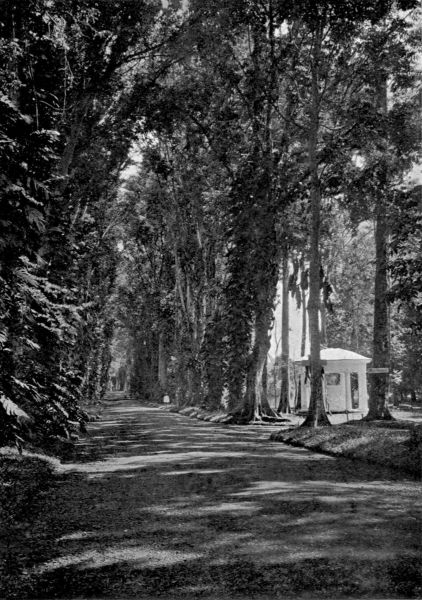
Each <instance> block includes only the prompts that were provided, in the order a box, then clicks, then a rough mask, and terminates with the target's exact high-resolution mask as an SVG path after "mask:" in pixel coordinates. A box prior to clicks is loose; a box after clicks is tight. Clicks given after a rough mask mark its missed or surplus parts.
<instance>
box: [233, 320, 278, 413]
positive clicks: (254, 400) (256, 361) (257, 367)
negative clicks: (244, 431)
mask: <svg viewBox="0 0 422 600" xmlns="http://www.w3.org/2000/svg"><path fill="white" fill-rule="evenodd" d="M270 313H271V311H270V310H268V309H265V310H262V311H260V312H259V313H258V314H257V317H256V321H255V336H254V337H255V339H254V344H253V348H252V352H251V354H250V357H249V364H248V369H247V375H246V391H245V396H244V400H243V405H242V409H241V411H240V417H241V420H243V421H255V420H257V421H259V420H260V419H261V416H262V414H263V412H264V411H263V409H264V406H263V393H262V391H263V387H262V377H263V373H264V368H265V365H266V361H267V355H268V351H269V349H270V336H269V335H268V331H269V328H270V323H271V314H270ZM268 408H269V405H268V401H267V402H266V405H265V409H266V410H268Z"/></svg>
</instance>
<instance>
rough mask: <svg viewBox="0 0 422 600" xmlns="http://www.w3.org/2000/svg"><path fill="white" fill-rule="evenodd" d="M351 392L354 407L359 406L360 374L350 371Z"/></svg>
mask: <svg viewBox="0 0 422 600" xmlns="http://www.w3.org/2000/svg"><path fill="white" fill-rule="evenodd" d="M350 392H351V396H352V408H359V375H358V374H357V373H350Z"/></svg>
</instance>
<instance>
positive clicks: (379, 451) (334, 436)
mask: <svg viewBox="0 0 422 600" xmlns="http://www.w3.org/2000/svg"><path fill="white" fill-rule="evenodd" d="M270 439H272V440H274V441H279V442H284V443H286V444H290V445H292V446H301V447H303V448H308V449H309V450H315V451H316V452H322V453H324V454H330V455H332V456H344V457H347V458H353V459H358V460H362V461H365V462H370V463H374V464H380V465H383V466H386V467H391V468H393V469H399V470H401V471H405V472H408V473H412V474H413V475H416V476H417V477H421V475H422V428H421V426H406V425H404V426H403V428H399V427H395V428H392V427H389V426H384V427H383V426H382V424H381V423H377V422H375V423H364V422H359V424H351V423H347V424H343V425H333V426H331V427H318V428H317V429H310V428H308V427H295V428H289V429H283V430H281V431H277V432H274V433H273V434H271V436H270Z"/></svg>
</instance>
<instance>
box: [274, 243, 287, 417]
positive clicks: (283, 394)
mask: <svg viewBox="0 0 422 600" xmlns="http://www.w3.org/2000/svg"><path fill="white" fill-rule="evenodd" d="M282 274H283V291H282V297H281V302H282V306H281V391H280V402H279V405H278V409H277V412H282V413H289V412H290V402H289V392H290V389H289V388H290V386H289V260H288V251H287V248H284V251H283V259H282Z"/></svg>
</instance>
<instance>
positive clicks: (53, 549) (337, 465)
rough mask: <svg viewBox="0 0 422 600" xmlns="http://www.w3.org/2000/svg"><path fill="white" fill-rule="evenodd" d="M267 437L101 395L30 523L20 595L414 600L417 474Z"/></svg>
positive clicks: (416, 593) (418, 583)
mask: <svg viewBox="0 0 422 600" xmlns="http://www.w3.org/2000/svg"><path fill="white" fill-rule="evenodd" d="M268 436H269V431H268V430H267V429H260V428H259V427H257V428H254V429H249V428H242V427H222V426H217V425H216V426H213V425H211V424H209V423H203V422H199V421H192V420H189V419H187V418H185V417H182V416H180V415H177V414H169V413H165V412H163V411H161V410H159V409H152V408H147V409H145V408H142V407H140V406H136V405H131V404H129V403H128V401H125V400H121V401H115V402H114V403H110V404H109V405H108V406H107V408H106V410H105V412H104V415H103V419H102V421H100V422H98V423H96V424H94V425H93V427H92V428H91V431H90V435H89V436H88V437H87V438H86V439H85V440H83V441H82V442H81V443H80V444H78V446H77V447H76V449H75V452H74V455H73V456H71V457H69V460H68V462H67V463H66V464H65V465H64V468H63V472H62V474H61V475H60V476H59V477H58V479H57V482H56V484H55V486H54V489H53V493H52V494H50V495H49V505H48V506H46V510H45V512H44V514H43V515H42V517H41V518H40V519H39V520H38V521H37V523H36V527H35V530H34V540H33V542H32V544H33V546H34V547H33V549H32V550H33V551H32V553H31V560H32V586H33V589H32V596H31V597H33V598H88V597H98V598H99V597H101V598H106V597H107V598H130V597H138V598H158V597H160V598H163V597H164V598H182V597H183V598H184V599H186V600H190V599H194V598H216V599H217V598H218V599H221V598H230V597H238V598H249V597H250V598H288V597H295V598H318V597H319V598H340V597H365V596H366V597H370V598H375V597H391V598H393V597H394V598H396V597H397V598H398V597H409V598H410V597H419V595H420V593H421V581H420V575H419V573H418V564H419V562H420V557H421V555H420V542H421V536H420V531H421V530H420V519H419V514H418V505H419V508H420V491H419V484H418V483H417V482H415V481H413V480H412V478H411V477H409V476H406V475H401V474H399V473H397V472H391V471H388V470H384V469H382V468H379V467H373V466H367V465H364V464H361V463H354V462H352V461H349V460H346V459H343V460H341V459H336V458H332V457H328V456H322V455H317V454H312V453H310V452H309V451H307V450H304V449H299V448H298V449H296V448H291V447H288V446H283V445H282V444H280V443H276V442H270V441H268ZM29 546H31V544H29ZM29 546H28V547H29Z"/></svg>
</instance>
